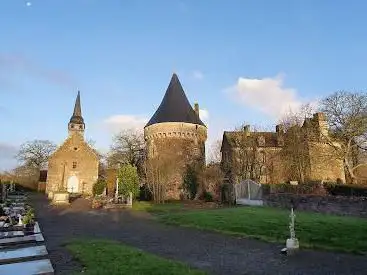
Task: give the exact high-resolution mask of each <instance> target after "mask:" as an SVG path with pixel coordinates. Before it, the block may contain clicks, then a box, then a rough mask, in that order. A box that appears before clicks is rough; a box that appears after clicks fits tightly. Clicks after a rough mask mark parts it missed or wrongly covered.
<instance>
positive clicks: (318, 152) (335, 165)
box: [308, 142, 345, 182]
mask: <svg viewBox="0 0 367 275" xmlns="http://www.w3.org/2000/svg"><path fill="white" fill-rule="evenodd" d="M308 149H309V158H310V175H309V179H310V180H325V181H332V182H336V181H337V180H338V179H340V180H341V181H343V182H345V174H344V166H343V161H342V160H341V159H337V157H336V154H335V150H334V149H333V148H332V147H331V146H330V145H329V144H326V143H322V142H309V143H308Z"/></svg>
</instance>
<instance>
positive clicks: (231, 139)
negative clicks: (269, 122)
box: [223, 131, 279, 147]
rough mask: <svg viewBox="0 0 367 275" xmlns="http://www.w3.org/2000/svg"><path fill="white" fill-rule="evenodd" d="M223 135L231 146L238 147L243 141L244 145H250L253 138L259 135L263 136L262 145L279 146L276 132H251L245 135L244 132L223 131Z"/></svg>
mask: <svg viewBox="0 0 367 275" xmlns="http://www.w3.org/2000/svg"><path fill="white" fill-rule="evenodd" d="M223 135H224V138H226V139H227V142H228V143H229V145H230V146H231V147H239V146H240V144H241V143H242V142H244V145H246V144H247V146H249V147H251V146H253V142H254V139H257V138H258V137H260V136H262V137H264V138H265V145H264V146H263V147H279V145H278V134H277V133H276V132H251V133H250V136H248V137H246V133H245V132H240V131H231V132H227V131H225V132H224V134H223ZM255 141H256V140H255ZM242 144H243V143H242ZM260 147H261V146H260Z"/></svg>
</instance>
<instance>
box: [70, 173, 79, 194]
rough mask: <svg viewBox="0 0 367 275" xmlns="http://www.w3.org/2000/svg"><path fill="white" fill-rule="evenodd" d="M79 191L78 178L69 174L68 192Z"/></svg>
mask: <svg viewBox="0 0 367 275" xmlns="http://www.w3.org/2000/svg"><path fill="white" fill-rule="evenodd" d="M78 191H79V179H78V177H77V176H71V177H69V179H68V192H69V193H78Z"/></svg>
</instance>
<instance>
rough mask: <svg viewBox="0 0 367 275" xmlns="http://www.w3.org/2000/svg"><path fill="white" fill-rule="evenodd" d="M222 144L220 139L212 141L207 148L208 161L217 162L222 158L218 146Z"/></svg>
mask: <svg viewBox="0 0 367 275" xmlns="http://www.w3.org/2000/svg"><path fill="white" fill-rule="evenodd" d="M221 146H222V140H221V139H219V140H216V141H214V142H213V143H212V144H211V146H210V148H209V163H211V164H215V163H216V164H218V163H220V161H221V159H222V154H221V152H220V148H221Z"/></svg>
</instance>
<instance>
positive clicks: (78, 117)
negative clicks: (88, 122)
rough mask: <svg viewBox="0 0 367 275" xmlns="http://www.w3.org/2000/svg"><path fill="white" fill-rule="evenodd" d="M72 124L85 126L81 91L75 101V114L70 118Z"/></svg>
mask: <svg viewBox="0 0 367 275" xmlns="http://www.w3.org/2000/svg"><path fill="white" fill-rule="evenodd" d="M70 123H76V124H84V119H83V117H82V108H81V106H80V91H78V95H77V97H76V100H75V106H74V112H73V115H72V117H71V118H70Z"/></svg>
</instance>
